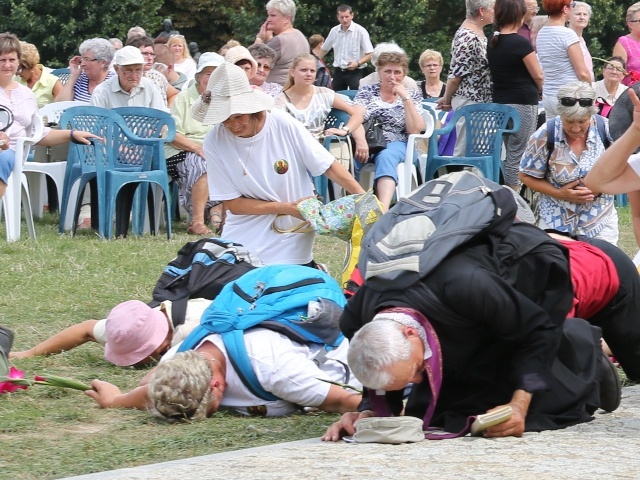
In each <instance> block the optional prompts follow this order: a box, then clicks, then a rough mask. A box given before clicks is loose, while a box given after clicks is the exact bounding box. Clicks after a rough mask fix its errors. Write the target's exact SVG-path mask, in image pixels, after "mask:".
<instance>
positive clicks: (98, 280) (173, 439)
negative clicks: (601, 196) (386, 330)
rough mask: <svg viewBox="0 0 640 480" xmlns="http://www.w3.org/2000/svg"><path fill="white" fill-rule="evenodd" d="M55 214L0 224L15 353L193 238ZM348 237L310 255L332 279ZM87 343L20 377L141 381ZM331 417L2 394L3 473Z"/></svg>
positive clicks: (100, 313)
mask: <svg viewBox="0 0 640 480" xmlns="http://www.w3.org/2000/svg"><path fill="white" fill-rule="evenodd" d="M56 220H57V218H56V217H55V216H54V215H47V216H46V217H45V218H44V220H42V221H40V222H37V225H36V229H37V233H38V239H37V241H32V240H21V241H19V242H17V243H13V244H7V243H5V242H4V225H3V224H2V225H0V227H1V229H2V233H0V262H1V264H2V265H4V266H5V267H4V269H5V270H4V272H3V275H0V292H2V295H0V325H5V326H8V327H9V328H11V329H13V330H14V331H15V333H16V340H15V345H14V349H15V350H23V349H26V348H28V347H31V346H33V345H35V344H36V343H38V342H40V341H42V340H44V339H45V338H47V337H48V336H50V335H51V334H53V333H55V332H57V331H59V330H61V329H62V328H64V327H67V326H69V325H71V324H74V323H77V322H80V321H82V320H85V319H88V318H104V316H105V315H106V314H107V313H108V311H109V310H110V309H111V308H112V307H113V306H114V305H116V304H117V303H119V302H121V301H124V300H128V299H140V300H143V301H148V300H150V297H151V291H152V288H153V286H154V285H155V282H156V280H157V279H158V277H159V276H160V273H161V272H162V269H163V268H164V266H165V265H166V264H167V263H168V262H169V261H170V260H171V259H172V258H173V257H174V256H175V254H176V252H177V251H178V250H179V248H180V247H181V246H182V245H183V244H184V243H186V242H188V241H191V240H194V239H195V237H193V236H189V235H187V234H186V233H185V227H184V226H183V225H176V226H175V230H176V232H175V234H174V238H173V240H171V241H167V240H166V237H163V236H158V237H150V236H145V237H142V238H134V237H130V238H126V239H119V240H112V241H101V240H99V239H98V238H97V237H96V236H95V234H93V233H91V232H81V234H80V235H79V236H77V237H75V238H71V237H70V236H68V235H62V236H59V235H58V234H57V224H56ZM620 230H621V242H620V245H621V247H622V248H623V249H624V250H625V251H626V252H627V253H628V254H630V255H634V254H635V252H636V251H637V246H636V245H635V241H634V239H633V234H632V231H631V226H630V220H629V213H628V209H621V210H620ZM344 247H345V244H344V242H341V241H340V240H336V239H329V238H325V237H321V238H319V239H318V240H317V242H316V250H315V258H316V260H317V261H319V262H322V263H326V264H328V266H329V269H330V271H331V272H332V273H333V274H334V276H336V277H339V275H340V271H341V269H342V260H343V255H344V249H345V248H344ZM102 353H103V352H102V348H101V347H99V346H98V345H96V344H88V345H83V346H81V347H78V348H77V349H75V350H73V351H70V352H65V353H63V354H61V355H56V356H52V357H48V358H37V359H28V360H20V361H16V363H17V366H18V367H19V368H20V369H23V370H25V371H26V374H27V376H31V375H34V374H41V373H45V372H49V373H52V374H56V375H61V376H66V377H71V378H74V379H76V380H78V381H81V382H85V383H89V382H90V381H91V380H92V379H93V378H100V379H103V380H107V381H110V382H112V383H114V384H116V385H118V386H120V387H121V388H122V389H130V388H132V387H134V386H135V385H137V383H138V381H139V380H140V378H141V377H142V376H143V375H144V374H145V373H146V371H145V370H142V371H141V370H135V369H133V368H119V367H115V366H113V365H111V364H109V363H108V362H107V361H106V360H104V358H103V357H102ZM336 418H337V416H336V415H328V414H306V415H295V416H291V417H286V418H276V419H269V418H258V417H241V416H238V415H234V414H230V413H217V414H216V415H215V416H214V417H213V418H212V419H210V420H208V421H204V422H198V423H194V424H177V425H168V424H164V423H161V422H158V421H156V420H154V419H153V418H152V417H151V416H150V415H149V414H148V413H146V412H139V411H124V410H101V409H99V408H98V407H97V406H96V404H95V403H94V402H93V401H92V400H91V399H89V398H88V397H86V396H84V395H83V394H82V393H81V392H78V391H73V390H61V389H54V388H47V387H37V386H36V387H33V388H31V389H30V390H27V391H20V392H17V393H14V394H8V395H2V396H0V451H2V452H3V454H2V455H1V456H0V472H2V473H1V474H0V477H1V478H11V479H38V480H41V479H48V478H60V477H65V476H70V475H79V474H85V473H91V472H98V471H104V470H110V469H115V468H123V467H130V466H135V465H142V464H147V463H153V462H161V461H168V460H174V459H179V458H185V457H191V456H196V455H204V454H210V453H215V452H223V451H229V450H237V449H240V448H247V447H253V446H259V445H265V444H272V443H278V442H285V441H292V440H298V439H303V438H310V437H318V436H320V435H321V434H322V433H323V432H324V430H325V428H326V427H327V426H328V425H330V424H331V423H332V422H333V421H334V420H335V419H336Z"/></svg>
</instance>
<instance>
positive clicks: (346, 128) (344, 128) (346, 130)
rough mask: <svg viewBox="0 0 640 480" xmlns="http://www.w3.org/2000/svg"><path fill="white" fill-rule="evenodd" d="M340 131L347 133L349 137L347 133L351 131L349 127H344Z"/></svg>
mask: <svg viewBox="0 0 640 480" xmlns="http://www.w3.org/2000/svg"><path fill="white" fill-rule="evenodd" d="M342 130H344V131H345V132H347V135H349V132H350V131H351V130H349V127H347V126H346V125H345V126H344V127H342Z"/></svg>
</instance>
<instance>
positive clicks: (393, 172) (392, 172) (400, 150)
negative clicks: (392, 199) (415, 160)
mask: <svg viewBox="0 0 640 480" xmlns="http://www.w3.org/2000/svg"><path fill="white" fill-rule="evenodd" d="M406 153H407V143H406V142H391V143H387V148H385V149H384V150H382V151H381V152H380V153H378V154H377V155H376V156H375V157H374V158H373V159H372V160H369V162H370V163H371V162H374V163H375V164H376V173H375V176H374V181H375V180H378V179H379V178H382V177H391V178H393V180H394V181H395V182H396V183H398V164H400V163H402V162H404V157H405V155H406ZM362 165H365V164H364V163H360V162H358V161H356V162H355V164H354V166H355V171H356V178H358V177H359V176H360V168H362Z"/></svg>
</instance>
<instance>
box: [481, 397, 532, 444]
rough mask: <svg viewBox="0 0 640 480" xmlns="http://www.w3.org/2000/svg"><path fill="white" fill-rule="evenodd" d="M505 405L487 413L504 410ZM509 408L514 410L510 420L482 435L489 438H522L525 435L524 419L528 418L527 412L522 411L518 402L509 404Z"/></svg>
mask: <svg viewBox="0 0 640 480" xmlns="http://www.w3.org/2000/svg"><path fill="white" fill-rule="evenodd" d="M504 406H505V405H500V406H498V407H495V408H492V409H491V410H487V413H489V412H493V411H494V410H497V409H498V408H502V407H504ZM509 406H510V407H511V409H512V410H513V414H512V415H511V418H510V419H509V420H506V421H504V422H502V423H499V424H498V425H494V426H493V427H489V428H487V429H486V430H485V431H484V432H482V435H483V436H484V437H487V438H496V437H521V436H522V434H523V433H524V419H525V417H526V416H527V414H526V412H523V411H522V408H521V406H520V404H518V403H516V402H511V403H509Z"/></svg>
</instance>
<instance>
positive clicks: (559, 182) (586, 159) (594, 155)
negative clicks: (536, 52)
mask: <svg viewBox="0 0 640 480" xmlns="http://www.w3.org/2000/svg"><path fill="white" fill-rule="evenodd" d="M595 99H596V92H595V90H594V89H593V88H592V87H591V85H590V84H588V83H586V82H574V83H570V84H569V85H566V86H565V87H562V88H561V89H560V90H558V106H557V110H558V112H559V113H560V115H559V116H557V117H555V120H554V123H553V125H551V124H550V123H547V124H545V125H542V126H541V127H540V128H539V129H538V131H536V133H534V134H533V135H532V137H531V139H530V140H529V144H528V145H527V149H526V150H525V152H524V155H523V156H522V161H521V163H520V180H522V183H524V184H525V185H527V186H528V187H529V188H531V189H532V190H535V191H538V192H540V223H539V225H538V226H539V227H541V228H552V229H554V230H558V231H560V232H566V233H568V234H570V235H585V236H587V237H590V238H599V239H601V240H605V241H607V242H609V243H612V244H614V245H615V244H616V243H617V242H618V214H617V212H616V209H615V207H614V204H613V195H605V194H600V193H599V192H595V191H592V190H591V189H589V188H588V187H586V186H585V185H584V183H583V178H584V177H585V176H586V175H587V173H589V171H590V170H591V168H592V167H593V165H594V164H595V163H596V161H597V160H598V158H599V157H600V156H601V155H602V154H603V153H604V150H605V145H604V143H605V142H604V141H603V138H604V139H606V140H607V141H608V142H612V140H611V136H610V134H609V124H608V121H607V120H606V119H604V122H603V128H604V130H605V131H604V132H601V131H599V130H598V123H597V122H596V121H595V118H594V114H595V113H597V111H598V108H597V107H596V106H595ZM548 126H549V127H553V128H554V132H553V139H554V148H553V151H552V152H551V154H549V148H548V146H547V138H548V136H547V127H548Z"/></svg>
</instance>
